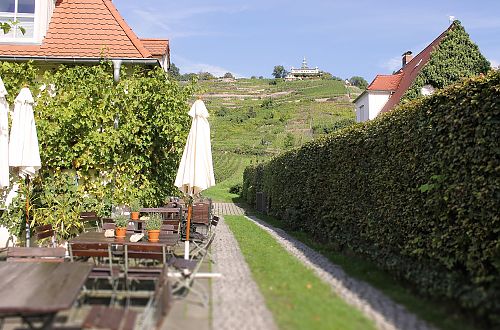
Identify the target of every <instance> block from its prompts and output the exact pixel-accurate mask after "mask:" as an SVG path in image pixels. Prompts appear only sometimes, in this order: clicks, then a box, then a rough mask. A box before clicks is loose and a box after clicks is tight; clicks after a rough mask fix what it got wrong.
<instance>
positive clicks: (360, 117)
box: [356, 92, 369, 123]
mask: <svg viewBox="0 0 500 330" xmlns="http://www.w3.org/2000/svg"><path fill="white" fill-rule="evenodd" d="M368 107H369V104H368V92H364V93H363V94H362V95H361V96H360V97H359V98H358V99H357V100H356V122H357V123H361V122H363V121H365V120H367V119H365V112H366V113H367V111H368Z"/></svg>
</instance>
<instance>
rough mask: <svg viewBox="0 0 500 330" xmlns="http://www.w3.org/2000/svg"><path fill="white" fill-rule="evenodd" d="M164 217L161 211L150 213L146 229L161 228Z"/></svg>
mask: <svg viewBox="0 0 500 330" xmlns="http://www.w3.org/2000/svg"><path fill="white" fill-rule="evenodd" d="M161 224H162V217H161V214H160V213H150V214H149V219H147V220H146V230H160V228H161Z"/></svg>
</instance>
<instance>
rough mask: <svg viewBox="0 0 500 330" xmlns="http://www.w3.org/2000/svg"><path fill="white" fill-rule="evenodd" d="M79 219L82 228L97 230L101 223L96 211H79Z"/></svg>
mask: <svg viewBox="0 0 500 330" xmlns="http://www.w3.org/2000/svg"><path fill="white" fill-rule="evenodd" d="M80 220H81V221H82V223H83V227H84V230H86V231H87V230H89V229H96V230H98V229H99V227H100V225H101V218H100V217H98V216H97V213H96V212H93V211H91V212H80Z"/></svg>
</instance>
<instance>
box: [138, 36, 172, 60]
mask: <svg viewBox="0 0 500 330" xmlns="http://www.w3.org/2000/svg"><path fill="white" fill-rule="evenodd" d="M141 42H142V44H143V45H144V47H146V49H147V50H148V51H149V52H150V53H151V55H153V56H163V55H165V53H167V52H168V49H169V41H168V39H151V38H141Z"/></svg>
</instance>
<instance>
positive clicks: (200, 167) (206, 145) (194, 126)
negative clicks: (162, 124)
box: [175, 100, 215, 259]
mask: <svg viewBox="0 0 500 330" xmlns="http://www.w3.org/2000/svg"><path fill="white" fill-rule="evenodd" d="M189 115H190V116H191V117H193V121H192V123H191V129H190V130H189V135H188V138H187V142H186V147H185V148H184V152H183V154H182V159H181V163H180V165H179V169H178V171H177V177H176V178H175V186H176V187H178V188H179V189H180V190H181V191H182V192H183V193H185V194H186V195H189V196H191V197H192V196H194V195H197V194H199V193H200V192H201V191H203V190H205V189H207V188H210V187H212V186H214V185H215V177H214V168H213V164H212V147H211V144H210V125H209V123H208V119H207V118H208V111H207V108H206V107H205V104H204V103H203V101H202V100H197V101H196V102H194V104H193V106H192V107H191V110H190V111H189ZM190 221H191V205H190V206H189V210H188V219H187V227H186V242H185V248H184V258H185V259H189V230H190Z"/></svg>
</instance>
